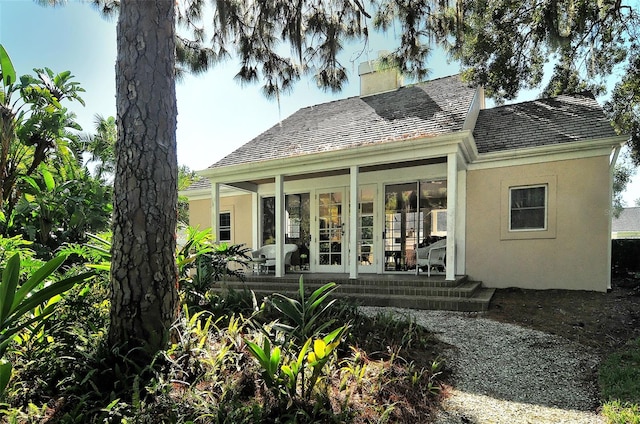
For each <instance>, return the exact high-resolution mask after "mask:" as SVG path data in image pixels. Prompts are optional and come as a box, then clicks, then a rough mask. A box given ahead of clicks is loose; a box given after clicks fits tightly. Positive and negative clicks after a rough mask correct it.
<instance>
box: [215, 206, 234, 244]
mask: <svg viewBox="0 0 640 424" xmlns="http://www.w3.org/2000/svg"><path fill="white" fill-rule="evenodd" d="M218 234H219V237H220V240H219V241H231V212H220V222H219V224H218Z"/></svg>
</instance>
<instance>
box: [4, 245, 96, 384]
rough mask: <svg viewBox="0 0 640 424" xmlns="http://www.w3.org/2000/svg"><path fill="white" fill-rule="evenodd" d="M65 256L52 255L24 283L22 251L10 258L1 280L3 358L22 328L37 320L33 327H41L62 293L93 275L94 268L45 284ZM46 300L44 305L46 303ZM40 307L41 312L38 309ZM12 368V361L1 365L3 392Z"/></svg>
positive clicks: (33, 329)
mask: <svg viewBox="0 0 640 424" xmlns="http://www.w3.org/2000/svg"><path fill="white" fill-rule="evenodd" d="M64 260H65V256H64V255H60V256H57V257H55V258H53V259H51V260H50V261H49V262H47V263H46V264H44V265H43V266H42V267H41V268H40V269H38V270H37V271H36V272H35V273H34V274H33V275H32V276H31V277H30V278H29V279H28V280H27V281H25V282H24V283H23V284H20V254H19V253H16V254H14V255H13V256H12V257H11V258H10V259H9V260H8V261H7V264H6V266H5V268H4V270H3V272H2V282H0V358H2V360H4V354H5V352H6V350H7V348H8V346H9V343H11V341H12V340H13V338H14V336H15V335H16V334H17V333H18V332H20V331H22V330H24V329H26V328H28V327H30V326H32V325H34V324H35V327H31V331H32V332H33V331H35V330H36V329H38V328H39V327H40V326H41V325H42V324H43V323H44V321H45V320H46V319H47V318H48V317H49V316H51V314H52V313H53V309H54V307H55V304H56V303H57V302H58V301H59V300H60V294H62V293H64V292H65V291H67V290H69V289H70V288H71V287H73V286H74V285H75V284H76V283H78V282H80V281H84V280H86V279H87V278H89V277H91V276H92V275H93V272H87V273H83V274H79V275H74V276H71V277H67V278H64V279H61V280H59V281H56V282H54V283H52V284H50V285H48V286H42V283H43V282H44V281H45V279H47V278H48V277H49V276H50V275H51V274H52V273H53V272H55V271H56V270H57V269H58V268H59V267H60V266H61V265H62V263H63V262H64ZM43 304H44V305H45V306H44V307H42V305H43ZM36 310H37V313H35V312H34V311H36ZM11 370H12V365H11V363H10V362H7V361H4V362H3V363H2V364H1V365H0V392H2V391H4V389H5V388H6V386H7V383H8V382H9V379H10V377H11Z"/></svg>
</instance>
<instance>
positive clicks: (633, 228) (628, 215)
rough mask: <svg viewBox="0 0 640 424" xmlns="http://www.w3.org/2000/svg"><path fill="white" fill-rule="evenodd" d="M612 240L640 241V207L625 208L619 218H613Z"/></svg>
mask: <svg viewBox="0 0 640 424" xmlns="http://www.w3.org/2000/svg"><path fill="white" fill-rule="evenodd" d="M611 238H612V239H614V240H616V239H640V206H636V207H633V208H624V209H622V211H621V212H620V215H619V216H617V217H615V216H614V217H613V220H612V223H611Z"/></svg>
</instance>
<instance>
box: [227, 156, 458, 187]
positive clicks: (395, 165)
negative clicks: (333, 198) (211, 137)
mask: <svg viewBox="0 0 640 424" xmlns="http://www.w3.org/2000/svg"><path fill="white" fill-rule="evenodd" d="M446 162H447V158H446V157H437V158H429V159H415V160H408V161H401V162H392V163H384V164H377V165H367V166H362V167H360V168H359V172H360V173H366V172H374V171H386V170H390V169H401V168H408V167H414V166H425V165H437V164H441V163H446ZM349 172H350V170H349V168H340V169H333V170H327V171H316V172H308V173H296V174H293V175H286V176H285V177H284V180H285V181H300V180H306V179H311V178H320V177H332V176H339V175H349ZM274 181H275V177H272V178H259V179H252V180H249V181H245V182H248V183H251V184H255V185H260V184H269V183H273V182H274ZM228 185H231V186H233V185H234V183H228Z"/></svg>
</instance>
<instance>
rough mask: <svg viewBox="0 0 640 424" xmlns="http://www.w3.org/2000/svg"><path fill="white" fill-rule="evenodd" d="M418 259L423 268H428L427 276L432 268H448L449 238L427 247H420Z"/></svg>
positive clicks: (429, 275)
mask: <svg viewBox="0 0 640 424" xmlns="http://www.w3.org/2000/svg"><path fill="white" fill-rule="evenodd" d="M416 260H417V263H418V266H419V267H420V268H421V269H424V268H427V277H431V270H432V269H440V268H442V270H443V271H445V272H446V269H447V266H446V265H447V239H442V240H438V241H436V242H435V243H432V244H430V245H428V246H425V247H418V249H417V255H416Z"/></svg>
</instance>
